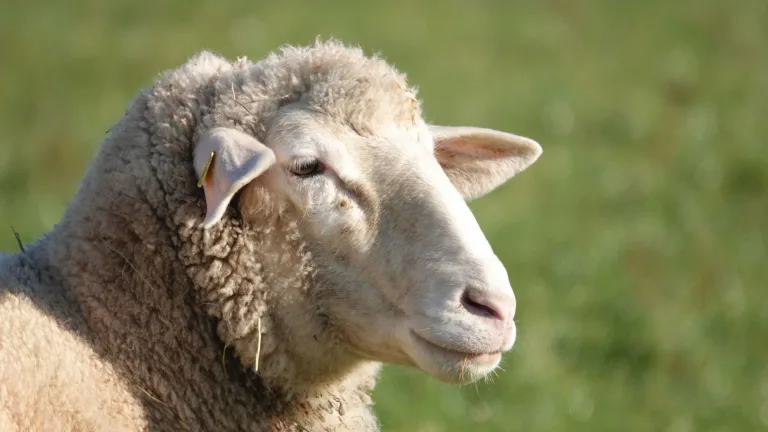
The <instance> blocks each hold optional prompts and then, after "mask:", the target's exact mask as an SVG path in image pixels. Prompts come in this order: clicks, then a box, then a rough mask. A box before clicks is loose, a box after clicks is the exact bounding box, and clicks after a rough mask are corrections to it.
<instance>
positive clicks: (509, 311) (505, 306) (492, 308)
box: [461, 288, 515, 321]
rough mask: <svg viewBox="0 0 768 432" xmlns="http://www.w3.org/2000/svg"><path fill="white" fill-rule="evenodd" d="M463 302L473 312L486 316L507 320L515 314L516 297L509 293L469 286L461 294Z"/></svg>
mask: <svg viewBox="0 0 768 432" xmlns="http://www.w3.org/2000/svg"><path fill="white" fill-rule="evenodd" d="M461 304H462V306H464V308H465V309H466V310H467V311H468V312H469V313H471V314H473V315H477V316H481V317H484V318H491V319H497V320H500V321H506V320H507V318H509V317H511V316H512V315H513V314H514V310H515V298H514V296H512V295H507V294H492V293H488V292H485V291H480V290H477V289H474V288H467V289H466V290H465V291H464V294H462V296H461Z"/></svg>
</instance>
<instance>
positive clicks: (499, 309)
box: [194, 65, 541, 383]
mask: <svg viewBox="0 0 768 432" xmlns="http://www.w3.org/2000/svg"><path fill="white" fill-rule="evenodd" d="M339 67H340V68H341V67H343V65H342V66H339ZM315 69H316V70H317V69H319V68H315ZM319 74H320V75H319V76H320V78H317V77H315V78H313V80H314V81H313V84H312V86H311V87H310V88H309V89H308V90H306V89H305V91H304V93H303V94H302V96H301V97H299V98H295V99H294V100H292V101H289V102H288V103H285V104H282V105H280V106H279V107H277V108H276V109H275V110H273V112H271V114H270V116H269V117H268V118H265V119H264V121H263V123H261V125H262V126H263V130H264V133H263V134H262V136H261V137H260V138H258V139H257V138H256V137H255V136H252V135H251V134H248V133H244V132H242V131H239V130H235V128H227V127H217V128H213V129H210V130H208V131H207V132H205V133H202V134H200V138H199V139H198V142H197V145H196V147H195V155H194V161H195V162H194V163H195V170H196V173H197V175H198V177H200V181H201V184H202V187H203V188H204V190H205V197H206V200H207V205H208V209H207V216H206V219H205V222H204V225H203V227H204V228H209V227H211V226H213V225H215V224H216V223H218V222H219V220H220V218H221V217H222V214H223V212H224V209H225V208H226V207H227V205H228V204H229V203H230V200H231V199H232V197H233V196H234V195H235V193H237V192H238V191H241V190H242V191H243V195H242V198H241V199H240V201H239V208H240V212H241V214H242V215H243V218H244V219H247V218H248V217H251V216H249V215H250V214H251V213H253V211H252V210H253V208H255V207H258V206H260V205H261V202H262V201H263V199H262V198H263V197H265V196H269V201H270V202H271V203H273V204H274V203H277V205H279V206H280V207H281V208H284V209H285V210H284V211H285V212H287V213H288V214H291V215H292V216H293V218H294V219H295V220H296V221H297V224H298V230H299V232H300V235H301V237H302V240H303V242H304V243H305V244H306V245H307V247H308V249H309V250H310V251H311V254H312V259H313V260H314V267H315V268H316V275H315V276H314V278H315V279H314V284H313V286H312V288H311V289H312V292H311V295H310V296H309V297H311V300H308V301H312V302H314V305H315V307H316V310H318V311H319V312H318V313H321V314H322V315H323V316H325V317H326V318H327V319H328V320H329V321H330V322H331V323H332V325H333V326H334V330H335V332H336V333H338V335H339V337H338V340H339V343H340V344H341V345H343V346H344V349H345V350H346V351H347V352H349V353H350V356H352V357H355V358H358V359H368V360H374V361H378V362H386V363H392V364H401V365H410V366H415V367H418V368H420V369H421V370H423V371H424V372H426V373H427V374H429V375H431V376H432V377H434V378H436V379H439V380H442V381H445V382H452V383H469V382H473V381H475V380H477V379H479V378H482V377H484V376H486V375H487V374H489V373H490V372H491V371H493V370H494V369H495V368H496V367H497V366H498V364H499V362H500V360H501V356H502V354H503V353H504V352H505V351H508V350H510V349H511V347H512V345H513V344H514V342H515V338H516V327H515V323H514V316H515V308H516V302H515V296H514V294H513V291H512V288H511V286H510V282H509V279H508V275H507V272H506V270H505V268H504V266H503V265H502V263H501V262H500V260H499V259H498V258H497V256H496V255H495V254H494V252H493V250H492V248H491V246H490V244H489V243H488V241H487V240H486V238H485V236H484V234H483V232H482V231H481V229H480V227H479V225H478V223H477V221H476V220H475V218H474V216H473V214H472V212H471V210H470V208H469V207H468V205H467V201H469V200H472V199H475V198H478V197H480V196H483V195H485V194H486V193H488V192H490V191H491V190H493V189H494V188H496V187H497V186H499V185H501V184H502V183H504V182H505V181H507V180H508V179H510V178H511V177H513V176H514V175H516V174H517V173H519V172H521V171H523V170H524V169H526V168H527V167H528V166H530V165H531V164H532V163H534V162H535V161H536V160H537V158H538V157H539V155H540V154H541V148H540V146H539V145H538V144H537V143H536V142H535V141H533V140H530V139H528V138H524V137H521V136H518V135H514V134H511V133H507V132H502V131H498V130H492V129H486V128H481V127H468V126H437V125H431V124H428V123H426V122H425V121H424V120H423V119H422V117H421V114H420V112H419V110H418V105H409V104H415V103H416V102H414V101H415V97H414V96H413V94H414V93H413V92H411V91H410V90H408V89H406V88H405V87H404V86H401V85H399V84H398V85H396V86H392V87H391V88H394V89H395V90H393V92H394V94H395V95H396V96H392V95H391V94H388V95H389V96H387V95H385V94H384V93H381V90H380V89H379V90H377V89H376V88H373V87H375V86H373V85H372V84H371V82H373V81H372V80H371V79H370V78H371V77H364V78H366V79H360V78H359V77H357V78H355V77H354V74H352V78H354V79H352V78H350V79H348V80H347V81H344V79H345V78H344V76H345V71H344V70H343V69H342V70H341V71H333V70H330V69H329V70H324V71H322V70H321V71H320V72H319ZM348 75H349V74H348ZM390 79H391V80H394V81H393V82H395V83H396V84H397V83H399V82H400V81H399V77H398V76H396V75H393V77H391V78H390ZM334 80H336V81H334ZM356 86H359V87H360V88H357V87H356ZM334 88H335V89H337V90H338V89H339V88H341V89H342V90H343V91H339V92H338V93H337V94H336V95H335V96H334V94H333V91H334V90H333V89H334ZM377 91H379V92H380V93H379V96H380V97H378V98H377V97H375V96H376V92H377ZM366 95H368V96H366ZM371 95H373V96H371ZM398 98H399V99H398ZM397 103H400V104H401V105H402V106H397V107H396V106H395V105H396V104H397ZM403 107H405V108H403ZM401 108H402V109H401ZM212 153H213V154H214V157H213V159H212V160H211V157H210V155H211V154H212ZM260 197H262V198H260ZM249 209H250V210H249Z"/></svg>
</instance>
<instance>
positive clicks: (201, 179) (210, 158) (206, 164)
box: [197, 152, 214, 188]
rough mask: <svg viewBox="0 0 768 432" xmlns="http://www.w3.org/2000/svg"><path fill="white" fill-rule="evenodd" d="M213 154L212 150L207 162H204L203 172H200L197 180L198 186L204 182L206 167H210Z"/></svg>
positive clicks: (201, 185) (206, 172)
mask: <svg viewBox="0 0 768 432" xmlns="http://www.w3.org/2000/svg"><path fill="white" fill-rule="evenodd" d="M213 155H214V152H211V157H209V158H208V162H206V163H205V168H203V173H202V174H200V180H198V181H197V187H198V188H201V187H203V183H204V182H205V176H207V175H208V169H210V168H211V162H213Z"/></svg>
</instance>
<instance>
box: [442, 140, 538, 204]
mask: <svg viewBox="0 0 768 432" xmlns="http://www.w3.org/2000/svg"><path fill="white" fill-rule="evenodd" d="M429 130H430V132H431V134H432V138H433V139H434V142H435V156H436V157H437V160H438V162H439V163H440V165H441V166H442V167H443V170H444V171H445V173H446V174H447V175H448V178H449V179H450V180H451V182H452V183H453V185H454V186H455V187H456V189H458V191H459V193H461V195H462V196H463V197H464V199H465V200H467V201H470V200H472V199H475V198H479V197H481V196H483V195H485V194H487V193H489V192H491V191H492V190H494V189H495V188H496V187H498V186H500V185H501V184H503V183H504V182H506V181H507V180H509V179H510V178H512V177H513V176H514V175H516V174H517V173H519V172H521V171H523V170H525V169H526V168H528V167H529V166H530V165H531V164H533V163H534V162H536V159H538V158H539V156H540V155H541V152H542V149H541V146H540V145H539V144H538V143H537V142H536V141H534V140H532V139H530V138H525V137H522V136H518V135H514V134H511V133H507V132H501V131H497V130H493V129H485V128H480V127H470V126H437V125H429Z"/></svg>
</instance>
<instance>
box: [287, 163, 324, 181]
mask: <svg viewBox="0 0 768 432" xmlns="http://www.w3.org/2000/svg"><path fill="white" fill-rule="evenodd" d="M288 170H289V171H290V172H291V173H292V174H293V175H295V176H298V177H311V176H314V175H318V174H322V173H323V165H322V164H321V163H320V161H319V160H317V159H299V160H297V161H295V162H293V164H291V166H290V167H289V168H288Z"/></svg>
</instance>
